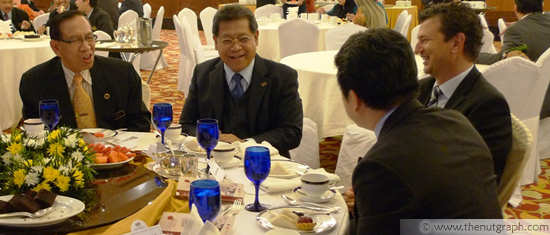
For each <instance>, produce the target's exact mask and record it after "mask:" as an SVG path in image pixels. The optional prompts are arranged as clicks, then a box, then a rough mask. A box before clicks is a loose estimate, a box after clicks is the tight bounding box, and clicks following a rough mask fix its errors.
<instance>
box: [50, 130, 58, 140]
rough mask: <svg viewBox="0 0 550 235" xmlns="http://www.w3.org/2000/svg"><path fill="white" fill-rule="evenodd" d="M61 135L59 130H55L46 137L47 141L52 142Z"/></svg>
mask: <svg viewBox="0 0 550 235" xmlns="http://www.w3.org/2000/svg"><path fill="white" fill-rule="evenodd" d="M60 134H61V131H59V130H55V131H52V132H51V133H50V134H49V135H48V141H50V142H52V141H53V140H55V139H57V137H58V136H59V135H60Z"/></svg>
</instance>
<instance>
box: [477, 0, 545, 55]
mask: <svg viewBox="0 0 550 235" xmlns="http://www.w3.org/2000/svg"><path fill="white" fill-rule="evenodd" d="M515 11H516V16H517V17H518V21H517V22H515V23H513V24H512V25H510V26H509V27H508V28H506V31H504V42H503V45H502V49H501V50H500V53H497V54H491V53H481V54H480V55H479V57H478V58H477V61H476V63H480V64H493V63H496V62H498V61H499V60H501V59H503V58H506V53H507V52H510V50H513V48H515V47H518V46H522V45H527V49H525V50H524V53H525V54H526V55H527V57H529V59H530V60H532V61H537V59H538V58H539V57H540V55H542V53H544V52H545V51H546V50H547V49H548V48H550V40H548V39H549V38H550V14H544V13H543V12H542V0H516V5H515Z"/></svg>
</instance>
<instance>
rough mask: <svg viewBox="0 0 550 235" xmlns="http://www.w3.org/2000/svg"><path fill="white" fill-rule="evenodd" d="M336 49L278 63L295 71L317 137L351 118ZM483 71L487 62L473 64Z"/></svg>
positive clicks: (419, 64) (419, 60) (339, 131)
mask: <svg viewBox="0 0 550 235" xmlns="http://www.w3.org/2000/svg"><path fill="white" fill-rule="evenodd" d="M337 52H338V51H336V50H333V51H318V52H309V53H302V54H296V55H292V56H288V57H285V58H283V59H282V60H281V63H283V64H286V65H288V66H290V67H292V68H293V69H296V71H298V83H299V86H298V92H299V93H300V97H301V98H302V103H303V106H304V117H307V118H310V119H311V120H313V121H314V122H315V123H316V124H317V128H318V129H319V131H318V133H319V138H326V137H330V136H338V135H342V134H343V133H344V131H345V129H346V126H347V125H349V124H353V122H352V121H351V120H350V119H349V118H348V116H347V115H346V111H345V110H344V106H343V104H342V92H341V91H340V86H339V85H338V81H337V79H336V72H337V70H336V67H335V65H334V56H335V55H336V53H337ZM415 59H416V65H417V67H418V71H419V73H418V75H419V78H422V77H424V76H425V75H424V72H423V69H424V65H423V60H422V58H420V56H418V55H416V58H415ZM476 67H477V68H478V69H479V70H480V71H481V72H483V71H484V70H485V68H487V67H488V66H487V65H476Z"/></svg>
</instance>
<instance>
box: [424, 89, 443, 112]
mask: <svg viewBox="0 0 550 235" xmlns="http://www.w3.org/2000/svg"><path fill="white" fill-rule="evenodd" d="M441 93H442V92H441V89H440V88H439V86H434V89H433V91H432V97H431V98H430V102H428V105H426V106H427V107H432V106H436V107H437V102H438V101H439V96H440V95H441Z"/></svg>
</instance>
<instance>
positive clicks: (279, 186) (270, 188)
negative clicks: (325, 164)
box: [244, 168, 340, 194]
mask: <svg viewBox="0 0 550 235" xmlns="http://www.w3.org/2000/svg"><path fill="white" fill-rule="evenodd" d="M308 173H318V174H324V175H326V176H328V178H329V179H334V180H335V181H336V185H338V184H339V183H340V177H339V176H338V175H335V174H331V173H328V172H327V171H325V169H324V168H319V169H316V170H310V171H308ZM306 174H307V173H306ZM301 184H302V181H301V180H300V177H295V178H292V179H280V178H274V177H267V179H266V180H265V181H264V182H262V184H261V185H260V189H261V190H262V191H263V192H265V193H277V192H283V191H289V190H292V189H294V188H296V187H298V186H300V185H301ZM244 192H245V193H247V194H255V191H254V185H253V184H252V183H250V184H246V185H245V187H244ZM265 193H263V194H265ZM261 194H262V193H261Z"/></svg>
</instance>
